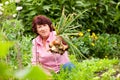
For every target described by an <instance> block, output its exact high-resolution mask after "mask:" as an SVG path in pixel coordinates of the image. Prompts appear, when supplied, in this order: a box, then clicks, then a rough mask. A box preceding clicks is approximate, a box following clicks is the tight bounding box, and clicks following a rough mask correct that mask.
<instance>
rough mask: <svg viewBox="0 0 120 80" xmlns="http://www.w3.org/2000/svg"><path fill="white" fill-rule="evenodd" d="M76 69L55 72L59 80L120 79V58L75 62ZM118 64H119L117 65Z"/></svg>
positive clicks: (55, 76)
mask: <svg viewBox="0 0 120 80" xmlns="http://www.w3.org/2000/svg"><path fill="white" fill-rule="evenodd" d="M74 64H75V69H73V70H72V71H68V72H64V71H62V72H61V73H60V74H54V76H53V77H54V78H55V79H57V80H61V79H63V80H79V79H80V80H119V79H120V77H117V75H119V74H120V72H119V70H120V69H119V68H120V67H119V64H120V63H119V60H116V59H112V60H109V59H91V60H84V61H81V62H79V63H78V62H76V63H75V62H74ZM116 65H118V66H116Z"/></svg>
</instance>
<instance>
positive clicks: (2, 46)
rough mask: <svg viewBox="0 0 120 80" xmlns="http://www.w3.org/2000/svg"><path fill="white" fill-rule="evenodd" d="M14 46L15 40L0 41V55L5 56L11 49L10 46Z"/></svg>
mask: <svg viewBox="0 0 120 80" xmlns="http://www.w3.org/2000/svg"><path fill="white" fill-rule="evenodd" d="M12 46H13V42H10V41H0V57H5V56H6V55H7V53H8V51H9V48H10V47H12Z"/></svg>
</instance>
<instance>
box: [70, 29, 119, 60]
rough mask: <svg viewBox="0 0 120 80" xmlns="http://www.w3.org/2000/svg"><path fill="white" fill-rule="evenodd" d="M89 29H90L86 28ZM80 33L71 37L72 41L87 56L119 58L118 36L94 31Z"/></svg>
mask: <svg viewBox="0 0 120 80" xmlns="http://www.w3.org/2000/svg"><path fill="white" fill-rule="evenodd" d="M88 30H90V29H88ZM80 33H81V34H82V36H81V34H80V35H79V36H76V37H71V40H72V42H73V43H74V44H75V46H77V47H78V48H79V50H80V51H81V53H82V54H84V55H85V56H87V57H89V58H90V57H99V58H105V57H108V58H113V57H116V58H119V56H120V53H119V51H120V48H119V45H120V43H119V37H116V36H117V35H116V36H115V35H109V34H105V33H104V34H97V35H96V34H95V33H94V32H89V31H86V32H85V31H82V32H80Z"/></svg>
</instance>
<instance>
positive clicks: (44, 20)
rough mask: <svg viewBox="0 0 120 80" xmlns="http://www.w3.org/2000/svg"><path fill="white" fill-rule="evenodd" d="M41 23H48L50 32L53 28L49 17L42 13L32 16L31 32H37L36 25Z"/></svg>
mask: <svg viewBox="0 0 120 80" xmlns="http://www.w3.org/2000/svg"><path fill="white" fill-rule="evenodd" d="M43 24H48V26H49V27H50V32H51V31H53V30H54V28H53V26H52V22H51V20H50V19H49V18H47V17H46V16H44V15H38V16H35V17H34V18H33V21H32V30H33V32H34V33H36V34H38V33H37V27H36V25H43Z"/></svg>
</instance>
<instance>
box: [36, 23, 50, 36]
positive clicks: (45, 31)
mask: <svg viewBox="0 0 120 80" xmlns="http://www.w3.org/2000/svg"><path fill="white" fill-rule="evenodd" d="M36 27H37V33H38V34H39V35H40V36H41V37H42V38H48V37H49V35H50V27H49V25H48V24H43V25H37V26H36Z"/></svg>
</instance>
